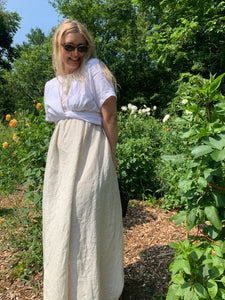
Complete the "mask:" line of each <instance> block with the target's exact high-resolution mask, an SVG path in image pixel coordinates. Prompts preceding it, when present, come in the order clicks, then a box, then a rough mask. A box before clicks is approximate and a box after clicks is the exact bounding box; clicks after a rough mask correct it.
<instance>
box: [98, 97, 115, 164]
mask: <svg viewBox="0 0 225 300" xmlns="http://www.w3.org/2000/svg"><path fill="white" fill-rule="evenodd" d="M101 113H102V126H103V128H104V130H105V133H106V136H107V138H108V140H109V144H110V147H111V152H112V159H113V163H114V165H115V168H116V169H117V159H116V145H117V140H118V126H117V107H116V97H114V96H111V97H109V98H108V99H107V100H106V101H105V102H104V104H103V105H102V107H101Z"/></svg>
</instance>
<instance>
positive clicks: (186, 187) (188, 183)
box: [178, 179, 192, 192]
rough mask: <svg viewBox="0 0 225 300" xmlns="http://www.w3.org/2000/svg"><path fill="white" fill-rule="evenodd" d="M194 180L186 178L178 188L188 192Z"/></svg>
mask: <svg viewBox="0 0 225 300" xmlns="http://www.w3.org/2000/svg"><path fill="white" fill-rule="evenodd" d="M191 185H192V180H190V179H184V180H182V181H180V182H179V184H178V188H179V189H181V190H182V191H183V192H187V191H189V190H190V189H191Z"/></svg>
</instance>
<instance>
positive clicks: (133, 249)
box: [0, 191, 187, 300]
mask: <svg viewBox="0 0 225 300" xmlns="http://www.w3.org/2000/svg"><path fill="white" fill-rule="evenodd" d="M23 196H24V195H23V191H17V192H16V193H15V194H13V195H10V196H8V197H3V196H2V197H1V196H0V218H3V217H4V216H6V215H7V213H10V212H11V209H12V208H14V207H15V206H16V207H18V206H21V205H24V204H23V202H22V201H21V199H23ZM130 204H131V205H130V206H129V208H128V213H127V216H126V218H124V271H125V289H124V295H123V300H150V299H165V295H166V293H167V289H168V285H169V281H170V272H169V270H168V268H169V264H170V262H171V261H172V260H173V256H174V249H172V248H170V247H169V246H168V245H169V243H171V242H174V241H177V240H178V239H181V240H184V239H186V237H187V232H186V229H185V228H184V227H181V226H176V225H174V223H173V222H170V221H169V218H170V217H171V216H172V215H173V214H174V213H175V212H170V211H168V212H164V211H163V210H162V209H161V208H153V207H149V206H145V203H144V202H140V201H135V200H132V201H131V203H130ZM4 235H5V232H4V231H3V230H1V235H0V243H1V244H2V243H3V240H4ZM3 244H4V245H6V243H5V242H4V243H3ZM14 254H15V253H12V251H11V250H10V251H9V249H2V250H1V251H0V266H1V267H0V271H1V275H0V299H1V300H28V299H29V300H31V299H34V300H41V299H42V296H41V294H42V272H40V273H39V274H37V275H36V276H35V277H34V278H32V280H31V282H24V281H22V280H20V279H17V278H15V277H11V276H10V275H11V272H12V270H11V268H9V269H7V266H8V264H9V261H10V259H11V258H12V256H13V255H14Z"/></svg>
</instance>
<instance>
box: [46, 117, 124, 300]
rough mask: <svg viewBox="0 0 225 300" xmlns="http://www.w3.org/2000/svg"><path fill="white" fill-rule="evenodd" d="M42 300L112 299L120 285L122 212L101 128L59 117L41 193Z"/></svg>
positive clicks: (106, 144) (117, 294)
mask: <svg viewBox="0 0 225 300" xmlns="http://www.w3.org/2000/svg"><path fill="white" fill-rule="evenodd" d="M43 252H44V300H118V299H119V297H120V295H121V293H122V289H123V233H122V212H121V204H120V196H119V189H118V183H117V176H116V171H115V167H114V165H113V161H112V157H111V150H110V145H109V142H108V139H107V137H106V135H105V133H104V130H103V129H102V127H101V126H97V125H93V124H90V123H88V122H85V121H82V120H77V119H67V120H61V121H60V122H59V123H58V125H57V126H56V128H55V130H54V133H53V135H52V138H51V141H50V145H49V151H48V157H47V163H46V170H45V179H44V191H43Z"/></svg>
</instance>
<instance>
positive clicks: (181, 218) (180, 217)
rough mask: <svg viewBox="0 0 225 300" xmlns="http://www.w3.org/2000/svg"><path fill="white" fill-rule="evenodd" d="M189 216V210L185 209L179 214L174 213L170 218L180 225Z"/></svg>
mask: <svg viewBox="0 0 225 300" xmlns="http://www.w3.org/2000/svg"><path fill="white" fill-rule="evenodd" d="M186 217H187V212H186V211H185V210H182V211H180V212H179V213H178V214H176V215H173V216H172V217H171V218H169V220H170V221H175V225H180V224H182V223H183V222H184V220H185V219H186Z"/></svg>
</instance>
